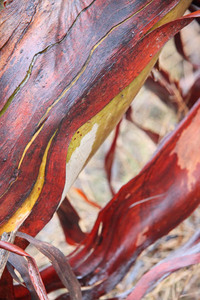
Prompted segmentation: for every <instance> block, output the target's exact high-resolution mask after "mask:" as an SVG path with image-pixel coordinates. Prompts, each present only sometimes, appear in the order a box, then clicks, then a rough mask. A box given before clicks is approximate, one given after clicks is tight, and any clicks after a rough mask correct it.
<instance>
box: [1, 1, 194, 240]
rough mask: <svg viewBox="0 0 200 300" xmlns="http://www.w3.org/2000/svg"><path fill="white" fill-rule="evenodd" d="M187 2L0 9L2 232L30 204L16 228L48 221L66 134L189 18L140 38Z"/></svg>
mask: <svg viewBox="0 0 200 300" xmlns="http://www.w3.org/2000/svg"><path fill="white" fill-rule="evenodd" d="M189 2H190V1H175V0H174V1H170V3H168V4H167V5H164V3H165V1H161V0H155V1H109V2H106V3H104V2H103V1H85V2H82V1H75V2H71V1H33V0H26V1H24V2H23V5H22V2H18V1H13V2H12V3H11V4H10V5H8V7H7V8H6V9H4V10H2V11H1V12H0V14H1V15H0V18H1V20H2V23H1V28H0V32H1V34H0V48H1V71H0V79H1V80H0V89H1V101H0V103H1V127H0V145H1V146H0V147H1V149H0V153H1V159H0V170H1V171H0V172H1V174H2V175H1V183H0V193H1V196H0V200H1V203H0V204H1V208H2V209H1V214H0V224H1V226H3V225H6V227H3V228H4V229H5V228H6V230H7V231H9V230H11V229H13V228H12V227H13V226H14V227H18V226H20V223H22V222H23V220H24V219H26V218H27V216H28V215H29V213H30V211H31V215H30V217H29V218H28V221H25V223H24V225H23V227H22V229H23V230H25V231H27V232H29V233H31V234H34V235H35V234H36V233H37V232H38V231H39V230H41V228H42V227H43V226H44V225H45V224H46V223H47V222H48V221H49V220H50V218H51V217H52V215H53V213H54V212H55V210H56V208H57V206H58V204H59V201H60V199H61V196H62V192H63V188H64V184H65V162H66V157H67V151H68V146H69V143H70V140H71V138H72V136H73V134H74V133H75V132H76V130H77V129H78V128H79V127H80V126H82V125H83V124H84V123H85V122H87V121H88V120H90V119H91V118H92V117H94V116H95V115H97V114H98V112H100V111H101V110H102V109H103V108H104V107H105V106H106V105H107V104H108V103H109V102H110V101H111V100H112V99H113V98H114V97H115V96H116V95H117V94H119V93H120V92H121V91H123V90H124V88H125V87H127V86H128V85H129V84H130V83H131V82H132V81H133V80H134V79H135V78H136V77H138V75H139V74H140V72H141V71H142V70H143V69H144V67H145V66H146V65H147V64H148V63H149V62H150V61H151V59H152V58H153V57H154V56H155V55H156V53H157V52H158V51H159V49H160V47H161V46H162V45H163V44H164V43H165V42H166V41H167V40H168V39H169V38H170V37H171V36H173V35H174V34H175V32H176V31H179V30H180V29H181V28H182V27H183V26H184V25H186V24H187V23H189V22H190V21H191V20H189V19H183V21H182V22H179V23H177V24H176V23H174V24H171V25H169V26H168V31H167V30H166V35H165V36H164V37H163V34H162V32H163V30H162V31H161V30H160V31H159V30H158V31H155V33H152V34H149V35H148V36H146V37H145V38H143V37H144V36H145V34H146V33H147V32H148V31H149V30H150V29H151V28H152V27H153V26H155V25H156V24H157V22H158V21H159V20H161V19H162V18H163V17H164V16H165V15H166V14H167V13H168V12H169V11H171V10H172V12H173V14H172V15H171V18H175V17H176V16H177V15H179V14H182V13H183V11H184V10H185V7H186V6H187V5H189ZM180 3H181V4H180ZM178 4H179V6H178V12H177V10H175V12H174V10H173V9H176V8H177V5H178ZM143 16H145V18H143ZM143 77H144V76H143ZM143 80H144V78H142V79H141V80H140V84H141V82H143ZM25 202H26V204H25ZM35 202H36V205H35V206H34V207H33V205H34V203H35ZM32 207H33V209H32ZM20 208H21V210H19V209H20ZM14 213H16V215H14ZM13 215H14V216H13ZM11 216H13V219H12V220H10V219H11ZM16 220H18V221H16ZM6 222H7V223H8V224H6ZM13 223H14V225H13ZM33 224H34V226H33ZM2 230H3V229H2Z"/></svg>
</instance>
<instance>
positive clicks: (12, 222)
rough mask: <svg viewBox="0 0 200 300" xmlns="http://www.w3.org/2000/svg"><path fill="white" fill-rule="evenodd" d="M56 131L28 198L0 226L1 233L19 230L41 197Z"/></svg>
mask: <svg viewBox="0 0 200 300" xmlns="http://www.w3.org/2000/svg"><path fill="white" fill-rule="evenodd" d="M56 132H57V130H56V131H55V132H54V134H53V136H52V137H51V139H50V140H49V142H48V145H47V147H46V149H45V152H44V155H43V158H42V162H41V165H40V168H39V173H38V177H37V180H36V183H35V185H34V187H33V189H32V191H31V193H30V195H29V196H28V197H27V198H26V200H25V201H24V203H22V205H21V206H20V208H19V209H18V210H17V211H16V212H15V213H14V215H13V216H12V217H11V218H10V219H9V220H8V221H7V222H6V223H5V224H4V225H3V226H1V227H0V235H1V234H3V232H11V231H15V230H17V229H18V228H19V227H20V225H21V224H22V223H23V222H24V220H25V219H26V218H27V217H28V215H29V214H30V212H31V210H32V208H33V206H34V204H35V203H36V201H37V199H38V198H39V196H40V193H41V191H42V188H43V185H44V180H45V168H46V163H47V155H48V151H49V148H50V146H51V143H52V140H53V138H54V136H55V134H56Z"/></svg>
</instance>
